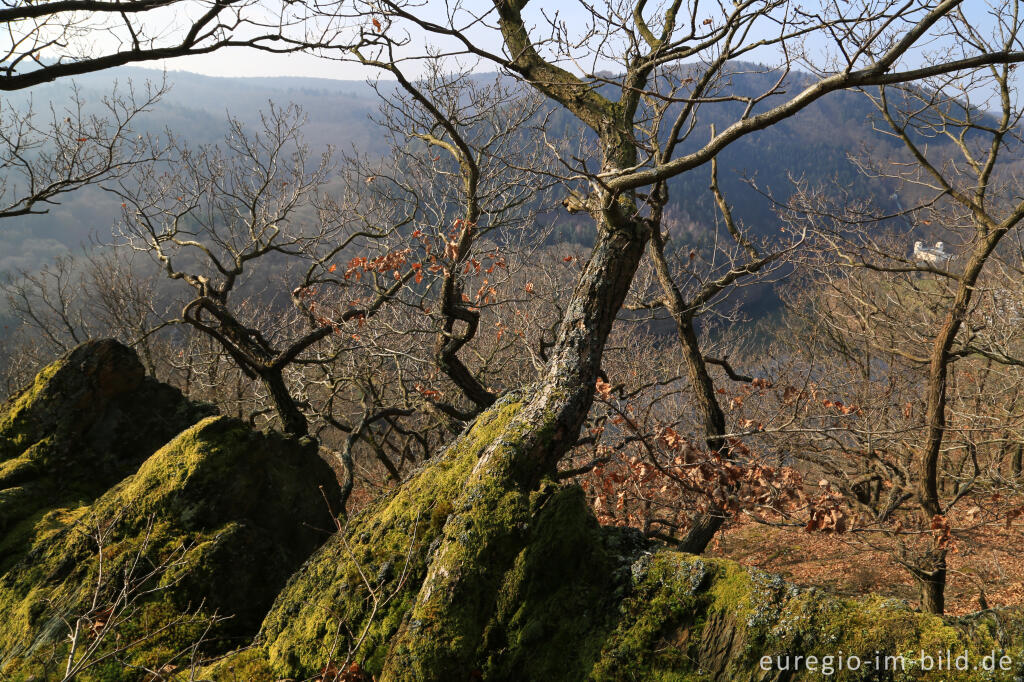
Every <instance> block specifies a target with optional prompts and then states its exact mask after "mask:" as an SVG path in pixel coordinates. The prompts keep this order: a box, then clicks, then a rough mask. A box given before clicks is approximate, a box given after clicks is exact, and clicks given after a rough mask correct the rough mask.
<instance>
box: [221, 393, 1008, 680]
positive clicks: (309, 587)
mask: <svg viewBox="0 0 1024 682" xmlns="http://www.w3.org/2000/svg"><path fill="white" fill-rule="evenodd" d="M518 407H519V404H518V403H517V402H516V399H515V397H514V396H509V397H506V398H505V399H503V400H501V401H499V402H498V403H497V404H496V405H495V406H494V407H493V408H491V409H490V410H488V411H487V412H485V413H484V414H483V415H481V416H480V417H479V418H478V419H477V420H476V422H475V423H474V424H473V425H472V427H471V428H470V429H469V430H468V431H467V432H466V433H464V434H463V435H462V436H461V437H460V438H459V439H457V440H456V441H455V442H454V443H453V444H452V445H451V446H450V447H449V448H448V449H447V450H446V451H445V452H443V453H442V454H440V455H439V456H438V457H437V458H435V460H434V461H433V462H431V463H429V464H428V465H427V466H426V467H425V468H424V469H423V470H422V471H421V472H420V473H419V474H418V475H417V476H415V477H414V478H413V479H412V480H411V481H409V482H408V483H407V484H406V485H404V486H402V487H401V488H400V489H398V490H397V491H396V492H395V493H393V494H392V495H390V496H388V497H386V498H385V499H382V500H380V501H378V502H377V503H376V504H374V505H373V506H371V507H370V508H369V509H367V510H365V511H364V512H362V513H361V514H359V515H357V516H356V517H355V518H353V519H352V520H351V522H350V523H349V525H348V527H347V529H346V530H345V532H344V533H340V534H338V535H336V536H335V537H333V538H332V539H331V540H330V541H329V542H328V543H326V544H325V545H324V546H323V547H322V548H321V549H320V550H319V551H318V552H317V553H316V554H314V555H313V557H312V558H311V559H310V560H309V561H308V562H307V563H306V565H305V566H303V568H302V569H301V570H300V571H299V572H298V573H297V574H296V575H295V576H294V577H293V579H292V580H291V581H290V582H289V584H288V586H287V587H286V588H285V589H284V590H283V591H282V593H281V595H280V596H279V597H278V599H277V601H276V603H275V604H274V606H273V608H272V609H271V611H270V614H269V615H268V616H267V619H266V620H265V621H264V623H263V627H262V629H261V632H260V636H259V637H258V639H257V643H256V646H255V647H253V648H250V649H247V650H245V651H243V652H239V653H237V654H235V655H233V656H230V657H228V658H227V659H225V660H223V661H221V662H220V663H219V664H217V665H215V666H212V667H211V668H209V669H207V670H206V671H205V676H206V677H208V678H209V679H212V680H216V681H218V682H227V681H239V682H240V681H242V680H257V679H258V680H278V679H308V678H311V677H314V676H318V675H320V676H323V675H324V674H325V673H327V674H326V676H325V677H323V679H332V674H333V673H334V672H335V671H340V672H341V673H345V672H346V671H349V677H336V678H333V679H370V676H372V677H373V679H376V680H474V679H485V680H584V679H593V680H723V681H725V680H752V681H753V680H789V679H815V680H817V679H840V680H850V679H863V680H878V679H893V680H904V679H935V680H961V679H963V680H990V679H1015V678H1017V679H1019V677H1017V676H1019V675H1020V674H1021V673H1022V671H1024V617H1022V615H1021V614H1020V613H1019V612H1014V611H986V612H983V613H980V614H976V615H975V616H973V617H969V618H961V619H953V618H946V619H944V618H941V617H937V616H933V615H929V614H923V613H919V612H916V611H914V610H912V609H910V608H909V607H908V605H907V604H906V603H904V602H901V601H898V600H894V599H886V598H881V597H874V596H867V597H863V598H856V599H855V598H842V597H837V596H834V595H829V594H827V593H824V592H822V591H820V590H816V589H800V588H797V587H795V586H793V585H790V584H788V583H786V582H784V581H783V580H781V579H780V578H778V577H777V576H772V575H769V574H766V573H763V572H760V571H757V570H752V569H748V568H744V567H742V566H740V565H738V564H736V563H734V562H731V561H725V560H715V559H708V558H702V557H696V556H693V555H688V554H683V553H680V552H676V551H673V550H671V549H669V548H666V547H664V546H659V545H653V544H650V543H647V542H645V541H644V540H643V539H642V538H641V537H639V536H638V535H637V534H635V533H633V532H630V531H628V530H624V529H616V528H607V527H601V526H600V525H598V523H597V521H596V520H595V518H594V516H593V514H592V513H591V511H590V509H589V507H588V506H587V504H586V500H585V499H584V496H583V493H582V491H581V490H580V489H579V488H577V487H575V486H561V485H558V484H556V483H554V482H550V481H549V482H547V483H545V484H544V485H542V486H541V488H540V489H539V490H535V491H532V492H530V493H529V494H524V493H523V491H517V490H515V486H514V484H513V483H511V482H508V481H507V480H503V479H501V478H500V477H498V476H489V475H488V474H487V472H481V471H480V466H481V464H480V463H481V462H483V461H484V459H482V458H481V453H483V452H484V451H485V450H487V449H488V448H493V447H495V442H494V440H495V438H496V437H498V436H497V435H496V434H504V435H503V436H501V437H502V438H505V439H507V440H508V442H505V443H504V444H501V445H500V446H499V447H515V443H514V436H512V437H510V436H509V434H508V431H507V430H506V429H505V428H504V427H505V425H507V424H508V423H509V422H510V421H511V420H512V418H513V416H514V415H515V414H516V412H517V410H518ZM467 481H476V484H474V485H468V484H467ZM480 485H491V486H494V488H493V490H489V491H485V492H483V493H482V492H481V490H480ZM484 498H489V499H490V500H492V501H493V500H501V501H502V502H501V503H500V504H490V503H487V502H486V501H485V500H484ZM481 509H490V510H491V511H490V512H487V517H486V518H482V517H481V514H483V512H481ZM495 509H498V510H502V513H504V514H506V515H507V516H501V515H500V514H495V513H494V511H493V510H495ZM495 525H498V526H504V527H506V528H507V527H509V526H510V525H515V526H516V528H515V530H514V531H510V532H508V533H504V534H501V533H494V532H492V531H491V530H489V529H490V528H492V527H493V526H495ZM452 538H455V539H460V540H461V541H462V542H463V543H464V544H465V546H467V547H472V552H470V550H467V551H466V553H465V554H464V555H463V556H465V557H466V559H465V563H460V562H459V561H451V559H450V557H451V555H449V563H447V564H446V565H443V566H440V565H438V562H437V548H438V547H439V546H440V544H441V543H442V542H443V541H445V539H448V541H451V539H452ZM438 571H443V572H444V574H445V578H446V581H445V582H444V583H443V584H445V585H448V586H454V588H452V589H450V590H449V591H447V592H445V593H444V594H436V593H432V592H430V591H429V588H428V586H429V585H430V584H431V583H430V581H429V576H430V575H431V574H433V573H436V572H438ZM468 586H472V587H473V588H474V589H469V588H468ZM437 603H441V604H443V605H444V607H443V609H442V610H441V612H442V613H443V616H444V618H445V623H447V624H449V627H448V628H447V629H444V630H442V629H439V628H438V626H437V621H436V620H432V618H434V614H435V613H436V612H435V611H434V610H433V609H434V608H435V607H434V605H435V604H437ZM922 651H923V652H924V653H925V654H927V655H929V656H931V657H932V659H933V663H934V660H935V659H936V657H937V656H939V655H941V656H943V657H945V656H946V655H947V652H954V655H959V654H962V653H965V652H967V653H969V655H970V657H971V665H972V666H975V665H976V666H978V667H977V668H972V669H971V670H969V671H957V670H953V671H950V670H948V667H947V669H943V670H941V671H939V670H937V669H936V668H934V667H933V669H932V670H931V671H928V670H922V669H921V668H922V665H921V663H922V660H921V656H920V654H921V652H922ZM993 654H994V656H995V659H994V660H997V661H998V660H1004V661H1005V659H1001V657H1003V656H1009V657H1010V660H1012V661H1013V664H1012V665H1013V668H1012V670H1002V671H1000V670H996V671H995V672H989V671H987V670H984V665H985V663H984V661H983V657H985V656H992V655H993ZM765 656H769V657H771V658H772V660H771V661H770V662H768V663H767V664H765V665H762V663H763V657H765ZM780 656H781V657H789V658H782V659H780V658H778V657H780ZM796 656H800V657H802V658H801V659H799V660H796V659H794V657H796ZM808 656H815V657H817V658H816V659H815V661H816V662H815V663H814V664H813V668H814V669H813V670H810V669H808V667H807V660H808V659H807V657H808ZM828 656H831V657H833V658H831V659H827V658H826V657H828ZM876 656H879V658H878V659H877V661H878V665H877V666H876V663H875V662H876ZM885 656H892V657H894V658H893V661H892V663H891V664H889V663H887V661H888V659H886V658H885ZM899 656H902V657H903V658H902V659H897V658H895V657H899ZM837 657H844V661H845V662H846V663H847V664H849V663H851V662H854V661H855V660H857V659H859V660H860V661H861V665H860V668H859V670H856V671H854V670H850V669H849V668H848V667H846V668H843V669H840V668H838V667H837V666H838V665H840V664H839V663H838V662H837ZM822 661H825V662H826V663H827V664H828V665H830V666H831V668H832V672H831V674H830V675H827V676H824V677H823V675H822ZM353 663H354V664H356V665H357V666H358V667H357V668H356V669H351V666H352V664H353ZM923 663H924V666H925V667H927V663H928V662H927V661H923ZM886 666H888V669H886ZM794 667H796V668H797V671H796V672H794ZM851 667H852V666H851ZM350 669H351V670H359V671H360V672H359V674H361V675H365V678H359V677H357V676H356V675H355V673H352V672H350ZM318 679H319V678H318Z"/></svg>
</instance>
